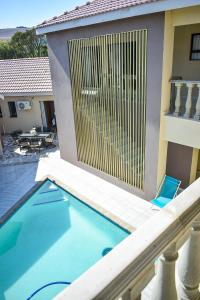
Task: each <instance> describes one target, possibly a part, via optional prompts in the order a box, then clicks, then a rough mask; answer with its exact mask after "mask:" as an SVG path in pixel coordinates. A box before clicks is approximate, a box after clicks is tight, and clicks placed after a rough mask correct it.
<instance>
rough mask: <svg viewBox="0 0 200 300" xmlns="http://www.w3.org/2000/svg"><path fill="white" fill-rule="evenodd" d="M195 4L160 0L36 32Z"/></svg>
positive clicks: (197, 1) (198, 0)
mask: <svg viewBox="0 0 200 300" xmlns="http://www.w3.org/2000/svg"><path fill="white" fill-rule="evenodd" d="M195 5H200V0H189V1H188V0H160V1H156V2H152V3H146V4H141V5H135V6H132V7H126V8H122V9H118V10H114V11H111V12H105V13H101V14H98V15H95V16H89V17H84V18H80V19H74V20H71V21H65V22H62V23H57V24H52V25H47V26H44V27H38V28H36V33H37V35H40V34H48V33H50V32H56V31H60V30H68V29H72V28H77V27H84V26H88V25H92V24H100V23H104V22H110V21H115V20H119V19H126V18H130V17H135V16H140V15H146V14H152V13H157V12H162V11H168V10H173V9H179V8H184V7H191V6H195Z"/></svg>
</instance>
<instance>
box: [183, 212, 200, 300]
mask: <svg viewBox="0 0 200 300" xmlns="http://www.w3.org/2000/svg"><path fill="white" fill-rule="evenodd" d="M181 250H182V251H181V254H180V259H179V264H178V274H179V279H180V284H179V295H180V298H181V300H197V299H200V292H199V283H200V216H198V218H197V219H196V220H195V221H194V222H193V224H192V228H191V234H190V237H189V239H188V240H187V241H186V243H185V244H184V245H183V248H182V249H181Z"/></svg>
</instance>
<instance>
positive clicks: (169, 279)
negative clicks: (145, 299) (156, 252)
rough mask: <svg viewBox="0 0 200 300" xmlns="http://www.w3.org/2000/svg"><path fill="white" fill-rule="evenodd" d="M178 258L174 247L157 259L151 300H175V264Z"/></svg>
mask: <svg viewBox="0 0 200 300" xmlns="http://www.w3.org/2000/svg"><path fill="white" fill-rule="evenodd" d="M177 258H178V252H177V250H176V245H175V244H174V245H172V246H170V248H168V249H167V250H166V251H165V252H164V253H163V254H162V255H161V257H160V258H159V265H158V270H157V274H156V278H155V282H154V287H153V290H152V297H151V300H169V299H170V300H177V299H178V298H177V291H176V284H175V263H176V260H177Z"/></svg>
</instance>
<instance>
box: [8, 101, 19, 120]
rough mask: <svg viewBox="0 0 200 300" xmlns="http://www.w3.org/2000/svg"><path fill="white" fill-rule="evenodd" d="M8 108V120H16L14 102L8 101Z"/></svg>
mask: <svg viewBox="0 0 200 300" xmlns="http://www.w3.org/2000/svg"><path fill="white" fill-rule="evenodd" d="M8 108H9V112H10V118H16V117H17V110H16V105H15V102H14V101H9V102H8Z"/></svg>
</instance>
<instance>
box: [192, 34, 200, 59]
mask: <svg viewBox="0 0 200 300" xmlns="http://www.w3.org/2000/svg"><path fill="white" fill-rule="evenodd" d="M196 35H199V36H200V32H199V33H193V34H192V37H191V44H190V60H191V61H200V58H192V54H194V53H199V54H200V49H199V50H193V43H194V37H195V36H196Z"/></svg>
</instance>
